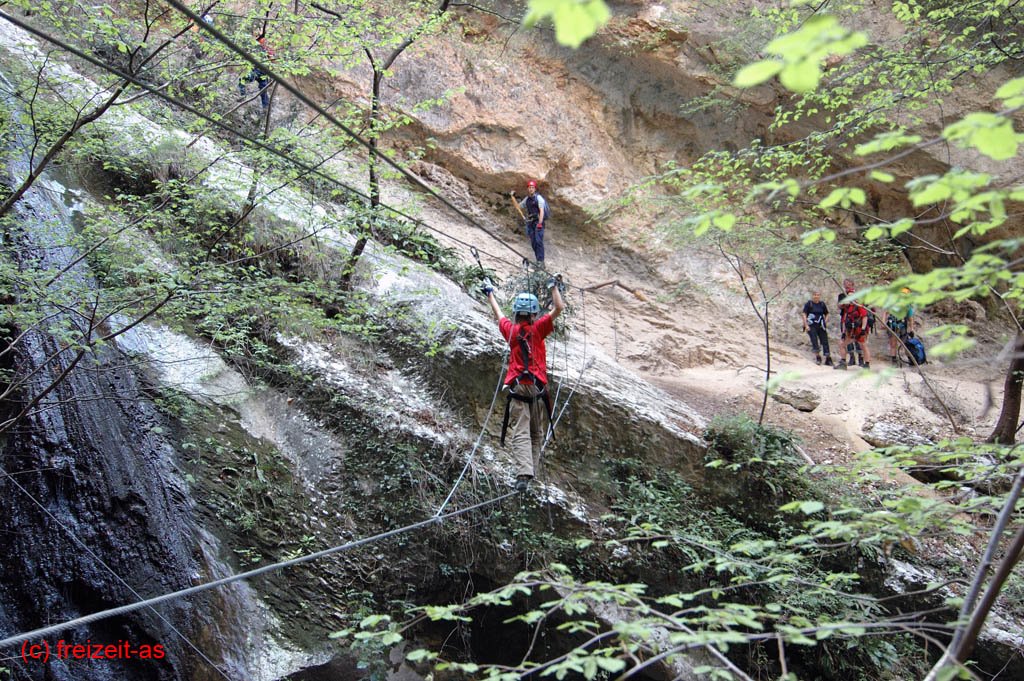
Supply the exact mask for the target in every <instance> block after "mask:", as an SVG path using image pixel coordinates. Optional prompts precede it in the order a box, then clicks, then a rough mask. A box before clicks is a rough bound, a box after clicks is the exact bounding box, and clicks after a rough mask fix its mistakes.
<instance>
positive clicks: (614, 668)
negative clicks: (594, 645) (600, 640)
mask: <svg viewBox="0 0 1024 681" xmlns="http://www.w3.org/2000/svg"><path fill="white" fill-rule="evenodd" d="M596 659H597V666H598V667H600V668H601V669H603V670H604V671H606V672H608V673H610V674H617V673H619V672H621V671H622V670H623V669H625V668H626V661H625V660H620V659H618V658H617V657H598V658H596Z"/></svg>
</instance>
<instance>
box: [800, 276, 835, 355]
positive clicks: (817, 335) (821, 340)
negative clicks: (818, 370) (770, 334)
mask: <svg viewBox="0 0 1024 681" xmlns="http://www.w3.org/2000/svg"><path fill="white" fill-rule="evenodd" d="M803 318H804V333H806V334H807V335H808V336H810V338H811V349H812V350H814V363H815V364H821V351H822V350H824V351H825V366H832V354H831V353H830V352H829V349H828V330H827V328H826V327H827V325H828V305H826V304H825V303H824V302H822V300H821V291H812V292H811V299H810V300H808V301H807V302H806V303H804V310H803Z"/></svg>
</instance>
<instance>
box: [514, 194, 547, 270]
mask: <svg viewBox="0 0 1024 681" xmlns="http://www.w3.org/2000/svg"><path fill="white" fill-rule="evenodd" d="M526 192H527V196H526V198H524V199H523V200H522V201H519V202H516V192H515V190H512V192H511V193H510V194H509V196H511V197H512V204H513V205H514V206H515V207H516V210H518V211H519V214H520V215H521V216H522V217H523V220H524V221H525V223H526V236H528V237H529V238H530V246H531V247H532V248H533V255H534V257H535V258H536V259H537V264H538V265H540V266H541V267H543V266H544V226H545V225H546V224H547V219H548V217H549V216H550V214H551V212H550V210H549V209H548V201H547V199H545V198H544V197H543V196H541V194H540V193H539V192H538V191H537V181H536V180H530V181H529V182H527V183H526ZM524 211H525V213H524Z"/></svg>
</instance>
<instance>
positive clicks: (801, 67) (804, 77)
mask: <svg viewBox="0 0 1024 681" xmlns="http://www.w3.org/2000/svg"><path fill="white" fill-rule="evenodd" d="M779 82H780V83H782V85H783V87H785V88H786V89H787V90H790V91H792V92H796V93H801V92H811V91H812V90H814V89H815V88H817V87H818V83H819V82H821V65H820V64H819V63H818V62H817V61H815V60H813V59H803V60H801V61H798V62H795V63H793V64H787V65H786V66H785V68H783V69H782V72H781V73H780V74H779Z"/></svg>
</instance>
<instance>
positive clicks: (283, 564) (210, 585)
mask: <svg viewBox="0 0 1024 681" xmlns="http://www.w3.org/2000/svg"><path fill="white" fill-rule="evenodd" d="M516 494H518V492H514V491H513V492H506V493H505V494H502V495H499V496H496V497H492V498H491V499H487V500H485V501H481V502H478V503H476V504H473V505H472V506H467V507H466V508H462V509H459V510H457V511H451V512H450V513H446V514H444V515H440V516H432V517H430V518H427V519H426V520H421V521H419V522H417V523H413V524H411V525H405V526H404V527H398V528H395V529H392V530H388V531H386V532H381V533H379V534H375V535H372V536H370V537H363V538H362V539H357V540H354V541H350V542H346V543H345V544H340V545H338V546H333V547H331V548H329V549H324V550H323V551H317V552H315V553H310V554H307V555H305V556H299V557H298V558H292V559H290V560H283V561H280V562H277V563H271V564H270V565H264V566H262V567H258V568H255V569H253V570H249V571H247V572H242V573H239V574H237V575H231V576H230V577H224V578H221V579H217V580H214V581H212V582H206V583H205V584H197V585H196V586H191V587H188V588H186V589H180V590H178V591H172V592H170V593H165V594H163V595H161V596H154V597H153V598H147V599H146V600H143V601H139V602H137V603H131V604H129V605H122V606H120V607H117V608H110V609H108V610H102V611H100V612H95V613H92V614H90V615H85V616H83V617H78V618H75V619H73V620H68V621H66V622H61V623H59V624H53V625H50V626H46V627H41V628H39V629H33V630H32V631H27V632H24V633H20V634H16V635H14V636H8V637H7V638H5V639H3V640H0V648H7V647H10V646H15V645H18V644H19V643H23V642H25V641H31V640H33V639H37V638H42V637H44V636H48V635H50V634H54V633H57V632H59V631H64V630H65V629H70V628H72V627H78V626H81V625H83V624H89V623H91V622H96V621H98V620H103V619H108V618H110V617H116V616H118V615H124V614H127V613H129V612H134V611H136V610H139V609H141V608H148V607H151V606H153V605H156V604H158V603H166V602H167V601H172V600H175V599H178V598H184V597H186V596H192V595H194V594H197V593H202V592H204V591H209V590H211V589H216V588H218V587H221V586H225V585H227V584H232V583H234V582H238V581H242V580H245V579H251V578H253V577H258V576H260V575H263V574H266V573H268V572H276V571H278V570H283V569H284V568H288V567H293V566H295V565H301V564H303V563H309V562H311V561H314V560H318V559H320V558H325V557H327V556H332V555H334V554H337V553H341V552H343V551H348V550H350V549H355V548H359V547H360V546H365V545H367V544H372V543H375V542H378V541H382V540H384V539H390V538H391V537H395V536H398V535H401V534H407V533H409V532H413V531H415V530H421V529H424V528H426V527H429V526H431V525H436V524H438V523H441V522H443V521H445V520H450V519H452V518H457V517H458V516H462V515H465V514H467V513H470V512H471V511H476V510H479V509H482V508H487V507H488V506H493V505H495V504H497V503H499V502H501V501H504V500H505V499H508V498H509V497H512V496H515V495H516Z"/></svg>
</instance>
